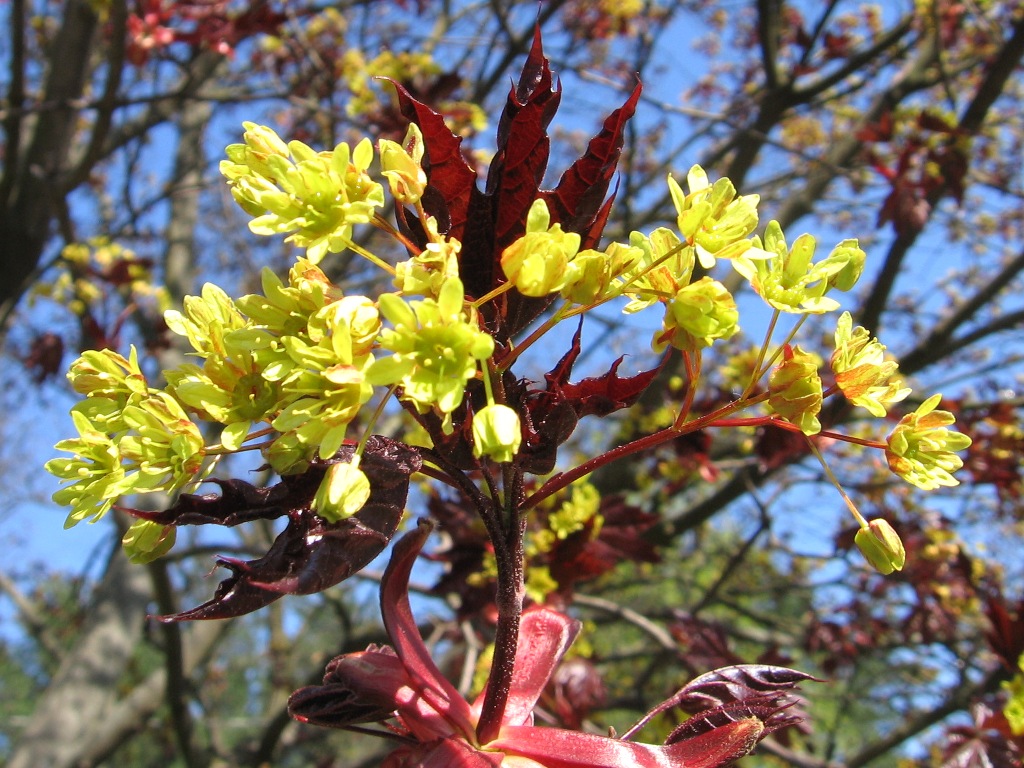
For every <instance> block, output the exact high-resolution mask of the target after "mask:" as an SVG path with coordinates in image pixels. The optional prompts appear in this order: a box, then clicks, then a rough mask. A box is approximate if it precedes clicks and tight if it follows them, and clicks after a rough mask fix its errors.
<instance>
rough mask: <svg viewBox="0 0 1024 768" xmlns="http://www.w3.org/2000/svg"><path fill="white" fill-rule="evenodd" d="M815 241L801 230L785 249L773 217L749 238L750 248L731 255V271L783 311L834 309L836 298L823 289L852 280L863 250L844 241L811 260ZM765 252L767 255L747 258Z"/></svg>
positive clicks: (849, 283)
mask: <svg viewBox="0 0 1024 768" xmlns="http://www.w3.org/2000/svg"><path fill="white" fill-rule="evenodd" d="M814 249H815V241H814V238H813V237H812V236H811V235H807V234H804V235H801V236H800V237H798V238H797V239H796V242H794V243H793V247H792V248H790V247H789V246H787V245H786V238H785V235H783V233H782V227H780V226H779V223H778V222H777V221H771V222H769V223H768V227H767V228H766V230H765V233H764V245H763V247H762V243H761V239H760V238H758V237H754V249H752V250H751V252H750V253H748V254H744V255H743V256H740V257H738V258H735V259H733V266H734V267H735V268H736V271H737V272H739V273H740V274H741V275H743V276H744V277H745V278H746V279H747V280H749V281H750V285H751V286H752V287H753V288H754V290H755V291H757V293H758V295H759V296H760V297H761V298H762V299H764V300H765V301H766V302H767V303H768V304H769V305H770V306H772V307H774V308H775V309H778V310H780V311H782V312H796V313H813V314H821V313H824V312H831V311H833V310H835V309H838V308H839V302H837V301H835V300H834V299H830V298H828V297H826V296H825V294H826V293H827V292H828V291H829V290H830V289H832V288H839V289H840V290H848V289H849V288H850V287H852V286H853V284H854V283H856V282H857V278H858V277H860V273H861V271H862V269H863V266H864V252H863V251H862V250H861V249H860V248H858V247H857V243H856V241H855V240H844V241H843V242H842V243H840V244H839V245H838V246H836V247H835V248H834V249H833V250H832V253H830V254H829V255H828V256H827V257H826V258H824V259H822V260H821V261H819V262H817V263H812V262H811V259H812V258H813V256H814ZM763 253H768V254H769V255H772V256H774V258H770V259H758V260H755V259H753V258H751V254H763Z"/></svg>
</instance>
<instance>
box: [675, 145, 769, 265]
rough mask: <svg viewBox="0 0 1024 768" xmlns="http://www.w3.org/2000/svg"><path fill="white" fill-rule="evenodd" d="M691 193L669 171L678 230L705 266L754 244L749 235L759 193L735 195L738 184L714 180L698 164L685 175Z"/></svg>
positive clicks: (735, 255)
mask: <svg viewBox="0 0 1024 768" xmlns="http://www.w3.org/2000/svg"><path fill="white" fill-rule="evenodd" d="M686 185H687V187H688V188H689V190H690V192H689V194H684V193H683V190H682V188H681V187H680V186H679V184H678V183H676V180H675V179H673V178H672V176H671V175H670V176H669V177H668V190H669V193H670V194H671V196H672V203H673V205H675V208H676V214H677V217H676V223H677V225H678V227H679V234H680V235H682V237H683V239H684V240H685V241H686V242H687V244H689V245H692V246H694V248H695V251H696V255H697V259H698V260H699V261H700V264H701V266H702V267H704V269H710V268H711V267H713V266H714V265H715V259H716V258H718V259H731V258H735V257H737V256H739V255H741V254H743V253H745V252H746V251H747V250H748V249H749V248H750V246H751V242H750V240H749V239H747V236H748V235H750V234H751V233H752V232H753V231H754V229H755V227H757V204H758V202H759V200H760V197H759V196H758V195H741V196H739V197H737V196H736V187H734V186H733V183H732V182H731V181H729V179H719V180H718V181H716V182H715V183H714V184H711V183H710V182H709V181H708V176H707V174H706V173H705V172H704V169H703V168H701V167H700V166H699V165H695V166H693V167H692V168H690V171H689V173H687V175H686Z"/></svg>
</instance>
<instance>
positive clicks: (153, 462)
mask: <svg viewBox="0 0 1024 768" xmlns="http://www.w3.org/2000/svg"><path fill="white" fill-rule="evenodd" d="M122 419H123V420H124V424H125V426H126V427H127V428H128V430H129V432H128V434H126V435H124V436H123V437H121V438H120V440H119V441H118V447H119V448H120V450H121V456H122V457H123V458H124V459H125V460H126V461H127V462H128V464H129V466H130V467H132V468H133V469H135V470H137V471H138V476H137V477H135V478H134V479H133V483H132V489H133V490H134V491H149V490H153V491H157V490H171V489H174V488H179V487H181V486H182V485H184V484H185V483H186V482H188V481H189V480H192V479H193V477H194V476H195V474H196V473H197V472H198V471H199V470H200V469H201V467H202V464H203V455H204V454H203V450H204V448H205V444H204V442H203V436H202V435H201V434H200V433H199V428H198V427H197V426H196V425H195V424H193V423H192V421H191V420H190V419H189V418H188V414H186V413H185V411H184V409H183V408H182V407H181V405H180V404H179V403H178V401H177V400H175V399H174V398H173V397H171V396H170V395H169V394H167V393H166V392H152V393H151V395H150V396H149V397H146V398H143V399H141V400H140V401H139V402H138V403H137V404H129V405H127V406H125V409H124V413H123V414H122Z"/></svg>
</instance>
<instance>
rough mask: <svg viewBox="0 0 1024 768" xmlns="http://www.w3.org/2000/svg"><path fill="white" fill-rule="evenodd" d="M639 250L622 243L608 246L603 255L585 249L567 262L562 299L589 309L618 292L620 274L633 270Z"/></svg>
mask: <svg viewBox="0 0 1024 768" xmlns="http://www.w3.org/2000/svg"><path fill="white" fill-rule="evenodd" d="M643 254H644V252H643V250H642V249H641V248H637V247H634V246H630V245H623V244H622V243H611V244H610V245H609V246H608V247H607V248H606V249H605V250H604V251H603V252H602V251H595V250H592V249H587V250H585V251H580V252H579V253H578V254H576V258H574V259H573V260H572V261H571V262H569V269H568V273H567V274H566V279H565V285H563V286H562V288H561V294H562V298H564V299H567V300H569V301H571V302H573V303H575V304H580V305H582V306H592V305H595V304H599V303H601V302H603V301H607V300H608V299H612V298H615V297H616V296H618V295H619V294H621V293H622V290H623V282H622V280H621V279H620V278H621V277H622V275H624V274H626V273H627V272H630V271H631V270H634V269H635V268H636V266H637V264H639V262H640V259H641V258H642V257H643Z"/></svg>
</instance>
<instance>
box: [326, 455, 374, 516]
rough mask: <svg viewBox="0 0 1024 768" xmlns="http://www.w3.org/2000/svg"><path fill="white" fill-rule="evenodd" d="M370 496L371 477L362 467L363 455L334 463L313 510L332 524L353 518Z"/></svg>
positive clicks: (329, 468)
mask: <svg viewBox="0 0 1024 768" xmlns="http://www.w3.org/2000/svg"><path fill="white" fill-rule="evenodd" d="M369 498H370V480H369V478H367V476H366V474H365V473H364V472H363V470H361V469H360V468H359V457H358V456H353V457H352V461H351V462H339V463H337V464H331V465H330V466H329V467H328V468H327V472H326V473H325V474H324V479H323V480H322V481H321V482H320V487H319V488H318V489H317V492H316V496H315V498H314V499H313V511H314V512H316V513H317V514H318V515H320V517H322V518H323V519H324V520H326V521H327V522H329V523H337V522H339V521H341V520H345V519H347V518H349V517H352V515H354V514H355V513H356V512H358V511H359V510H360V509H362V508H363V505H365V504H366V502H367V501H368V500H369Z"/></svg>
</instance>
